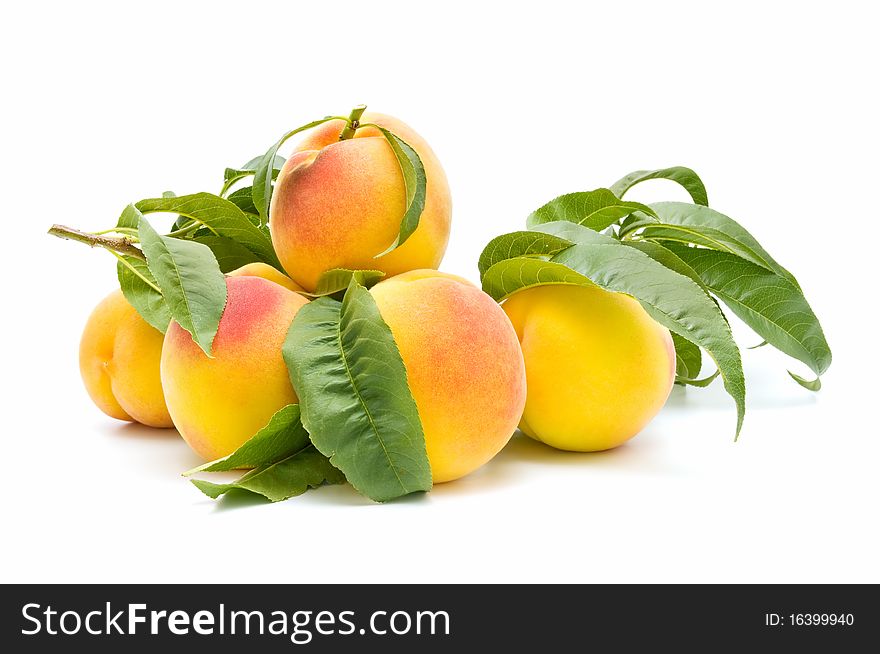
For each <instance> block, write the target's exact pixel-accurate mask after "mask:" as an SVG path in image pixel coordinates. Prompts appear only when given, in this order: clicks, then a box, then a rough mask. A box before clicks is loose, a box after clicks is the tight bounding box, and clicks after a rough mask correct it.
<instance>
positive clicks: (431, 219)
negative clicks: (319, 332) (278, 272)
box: [269, 113, 452, 291]
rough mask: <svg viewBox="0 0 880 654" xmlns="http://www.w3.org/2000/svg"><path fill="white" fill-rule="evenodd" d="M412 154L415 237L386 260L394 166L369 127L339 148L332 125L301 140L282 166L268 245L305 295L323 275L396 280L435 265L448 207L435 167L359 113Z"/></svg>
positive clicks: (393, 124) (402, 132) (396, 219)
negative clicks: (415, 163)
mask: <svg viewBox="0 0 880 654" xmlns="http://www.w3.org/2000/svg"><path fill="white" fill-rule="evenodd" d="M370 122H372V123H376V124H377V125H381V126H382V127H384V128H386V129H388V130H390V131H391V132H393V133H394V134H396V135H397V136H399V137H400V138H402V139H403V140H404V141H406V142H407V143H408V144H409V145H410V146H412V147H413V149H415V151H416V152H417V153H418V155H419V157H420V158H421V160H422V163H423V164H424V167H425V176H426V178H427V187H426V198H425V208H424V211H423V212H422V215H421V219H420V221H419V226H418V229H416V231H415V232H413V234H412V235H411V236H410V237H409V239H407V241H406V242H405V243H404V244H403V245H401V246H400V247H398V248H397V249H395V250H394V251H392V252H389V253H388V254H386V255H384V256H381V257H379V258H375V257H376V255H378V254H380V253H381V252H384V251H385V250H386V249H387V248H388V247H389V246H390V245H391V244H392V243H393V242H394V239H395V238H396V237H397V234H398V231H399V229H400V222H401V220H402V219H403V215H404V210H405V206H406V196H405V185H404V181H403V174H402V172H401V170H400V164H399V163H398V162H397V159H396V157H395V156H394V152H393V151H392V149H391V146H390V145H389V144H388V142H387V141H386V140H385V138H384V136H382V133H381V132H379V130H377V129H376V128H375V127H361V128H358V129H357V130H356V132H355V134H354V137H353V138H350V139H346V140H339V135H340V132H341V131H342V129H343V127H344V126H345V121H343V120H333V121H329V122H327V123H324V124H323V125H320V126H318V127H315V128H313V129H312V130H309V131H308V132H306V133H305V137H304V138H303V140H302V141H300V142H299V144H298V145H297V146H296V149H295V151H294V153H293V155H291V157H290V158H289V159H288V160H287V163H285V164H284V167H283V168H282V170H281V172H280V174H279V175H278V180H277V181H276V183H275V191H274V193H273V195H272V202H271V205H270V208H269V228H270V230H271V233H272V243H273V244H274V246H275V250H276V252H277V253H278V258H279V259H280V260H281V263H282V265H283V266H284V269H285V270H286V271H287V273H288V274H289V275H290V277H291V278H292V279H293V280H294V281H295V282H297V283H298V284H300V285H301V286H302V287H303V288H304V289H305V290H307V291H314V290H315V285H316V284H317V282H318V278H319V277H320V276H321V273H323V272H325V271H326V270H329V269H331V268H351V269H373V270H381V271H383V272H385V273H386V274H387V275H389V276H390V275H396V274H398V273H402V272H405V271H407V270H413V269H416V268H436V267H437V266H438V265H440V260H441V259H442V258H443V253H444V252H445V251H446V243H447V241H448V239H449V226H450V219H451V211H452V200H451V197H450V194H449V185H448V183H447V181H446V175H445V173H444V172H443V168H442V167H441V166H440V162H439V161H438V160H437V157H436V156H435V155H434V152H433V151H432V150H431V148H430V147H429V146H428V144H427V143H426V142H425V141H424V139H422V138H421V137H420V136H419V135H418V134H417V133H416V132H415V131H413V130H412V128H410V127H409V126H408V125H406V124H405V123H403V122H401V121H399V120H397V119H396V118H392V117H390V116H385V115H383V114H376V113H372V114H371V113H366V114H364V115H363V117H362V118H361V123H370Z"/></svg>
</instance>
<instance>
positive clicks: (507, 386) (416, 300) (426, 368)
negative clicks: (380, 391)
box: [371, 270, 526, 483]
mask: <svg viewBox="0 0 880 654" xmlns="http://www.w3.org/2000/svg"><path fill="white" fill-rule="evenodd" d="M371 293H372V295H373V297H374V298H375V300H376V305H377V306H378V308H379V313H380V314H381V315H382V318H383V319H384V320H385V322H386V323H387V324H388V326H389V327H390V329H391V333H392V335H393V336H394V340H395V342H396V343H397V347H398V349H399V350H400V355H401V358H402V359H403V363H404V365H405V366H406V373H407V379H408V381H409V386H410V389H411V390H412V394H413V397H414V399H415V401H416V406H417V408H418V412H419V418H420V419H421V422H422V427H423V429H424V433H425V444H426V446H427V450H428V460H429V461H430V464H431V473H432V476H433V479H434V483H441V482H445V481H451V480H453V479H458V478H459V477H462V476H464V475H466V474H468V473H469V472H472V471H473V470H476V469H477V468H479V467H480V466H482V465H483V464H484V463H486V462H487V461H489V460H490V459H491V458H492V457H493V456H495V455H496V454H497V453H498V452H499V451H500V450H501V448H503V447H504V445H505V444H506V443H507V441H508V440H509V439H510V437H511V435H512V434H513V432H514V431H515V430H516V425H517V422H518V421H519V419H520V416H521V415H522V409H523V404H524V402H525V398H526V377H525V368H524V366H523V358H522V353H521V352H520V348H519V343H518V342H517V339H516V333H515V332H514V330H513V327H512V326H511V324H510V321H509V320H508V319H507V316H505V315H504V312H503V311H502V310H501V308H500V307H499V306H498V304H496V303H495V301H494V300H492V298H491V297H489V296H488V295H486V294H485V293H483V292H482V291H481V290H480V289H478V288H476V287H475V286H474V285H473V284H471V283H470V282H469V281H467V280H465V279H462V278H461V277H456V276H455V275H449V274H445V273H440V272H437V271H434V270H415V271H411V272H407V273H403V274H401V275H398V276H396V277H391V278H389V279H387V280H385V281H382V282H380V283H379V284H377V285H376V286H374V287H373V288H372V290H371Z"/></svg>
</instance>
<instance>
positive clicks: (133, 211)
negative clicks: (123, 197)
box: [116, 204, 143, 230]
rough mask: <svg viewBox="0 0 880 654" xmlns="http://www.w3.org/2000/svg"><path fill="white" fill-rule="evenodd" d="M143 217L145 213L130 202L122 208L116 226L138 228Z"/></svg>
mask: <svg viewBox="0 0 880 654" xmlns="http://www.w3.org/2000/svg"><path fill="white" fill-rule="evenodd" d="M142 217H143V214H141V212H140V211H138V209H137V207H136V206H134V205H133V204H130V205H128V206H127V207H125V209H123V210H122V214H121V215H120V216H119V220H118V221H116V226H117V227H121V228H122V229H134V230H136V229H137V228H138V225H140V222H141V218H142Z"/></svg>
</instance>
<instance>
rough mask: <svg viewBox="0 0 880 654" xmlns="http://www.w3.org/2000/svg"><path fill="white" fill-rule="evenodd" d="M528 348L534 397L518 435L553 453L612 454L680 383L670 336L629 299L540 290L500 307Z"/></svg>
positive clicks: (576, 289) (578, 290) (575, 289)
mask: <svg viewBox="0 0 880 654" xmlns="http://www.w3.org/2000/svg"><path fill="white" fill-rule="evenodd" d="M502 307H503V309H504V311H505V312H506V313H507V315H508V316H509V317H510V320H511V322H513V326H514V328H515V329H516V333H517V336H518V337H519V340H520V343H521V345H522V351H523V356H524V357H525V363H526V377H527V378H528V386H529V392H528V399H527V400H526V406H525V411H524V412H523V417H522V421H521V422H520V429H522V431H523V432H525V433H526V434H528V435H529V436H531V437H532V438H534V439H536V440H539V441H543V442H544V443H547V444H548V445H552V446H553V447H556V448H559V449H563V450H574V451H579V452H593V451H599V450H607V449H610V448H613V447H617V446H618V445H620V444H622V443H624V442H625V441H627V440H629V439H630V438H632V437H633V436H635V435H636V434H637V433H639V431H641V429H642V428H643V427H644V426H645V425H646V424H647V423H648V422H649V421H650V420H651V419H652V418H653V417H654V416H655V415H656V414H657V412H658V411H660V409H661V408H662V407H663V404H664V403H665V402H666V398H667V397H668V396H669V392H670V390H671V389H672V384H673V382H674V380H675V349H674V347H673V345H672V338H671V337H670V335H669V330H667V329H666V328H665V327H663V326H661V325H660V324H658V323H657V322H655V321H654V320H653V319H652V318H651V317H650V316H649V315H648V314H647V312H646V311H645V310H644V309H643V308H642V306H641V305H640V304H639V303H638V302H637V301H636V300H635V299H633V298H631V297H629V296H628V295H623V294H620V293H610V292H608V291H605V290H602V289H600V288H599V287H583V286H564V285H559V286H553V285H548V286H539V287H536V288H530V289H526V290H522V291H519V292H517V293H514V294H513V295H512V296H511V297H510V298H508V299H507V301H505V302H504V304H503V305H502Z"/></svg>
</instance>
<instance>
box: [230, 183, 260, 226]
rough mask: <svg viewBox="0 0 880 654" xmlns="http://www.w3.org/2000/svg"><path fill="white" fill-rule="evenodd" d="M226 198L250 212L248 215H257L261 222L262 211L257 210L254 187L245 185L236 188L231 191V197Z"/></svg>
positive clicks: (247, 212) (244, 210)
mask: <svg viewBox="0 0 880 654" xmlns="http://www.w3.org/2000/svg"><path fill="white" fill-rule="evenodd" d="M226 199H227V200H229V201H230V202H231V203H232V204H234V205H235V206H236V207H238V208H239V209H241V210H242V211H243V212H244V213H246V214H248V216H256V218H257V222H259V213H260V212H259V211H257V208H256V207H255V206H254V189H253V187H252V186H244V187H242V188H240V189H236V190H235V191H233V192H232V193H230V194H229V197H227V198H226ZM251 222H253V221H251Z"/></svg>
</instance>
